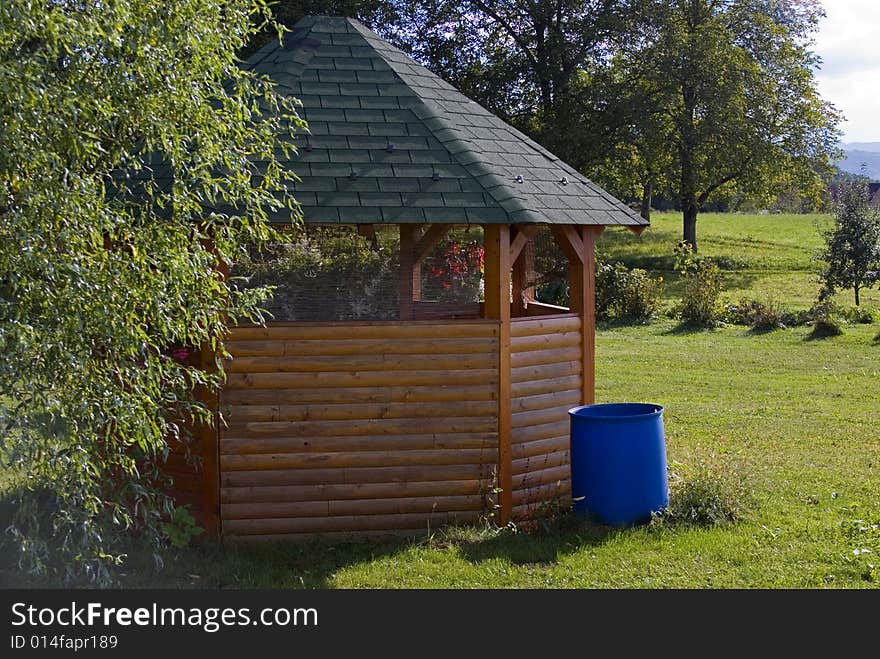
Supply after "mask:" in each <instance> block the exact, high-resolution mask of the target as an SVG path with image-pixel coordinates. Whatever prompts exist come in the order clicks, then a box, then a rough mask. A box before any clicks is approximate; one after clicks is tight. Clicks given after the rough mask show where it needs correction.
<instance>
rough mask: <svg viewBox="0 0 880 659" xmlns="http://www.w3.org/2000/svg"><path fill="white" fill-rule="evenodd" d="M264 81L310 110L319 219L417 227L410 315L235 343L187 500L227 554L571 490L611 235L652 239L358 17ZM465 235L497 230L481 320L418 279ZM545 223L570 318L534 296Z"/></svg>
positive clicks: (290, 57) (488, 238) (404, 288)
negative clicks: (450, 235)
mask: <svg viewBox="0 0 880 659" xmlns="http://www.w3.org/2000/svg"><path fill="white" fill-rule="evenodd" d="M248 66H250V67H252V68H253V69H254V70H255V71H258V72H261V73H265V74H268V75H269V76H270V77H271V78H272V79H273V80H274V81H275V82H276V83H277V84H278V87H279V89H280V90H281V91H283V92H286V93H289V94H291V95H292V96H295V97H296V98H298V99H300V100H301V101H302V104H303V115H304V118H305V119H306V120H307V121H308V125H309V129H310V132H309V134H308V135H303V136H301V137H300V138H298V141H297V147H298V154H297V155H296V156H295V157H294V158H293V159H292V160H291V161H290V163H289V167H290V168H291V169H292V170H294V171H295V172H296V173H297V175H298V176H299V178H300V179H301V182H299V183H297V184H296V187H295V192H294V194H295V197H296V199H297V200H298V201H299V202H300V203H301V205H302V210H303V214H304V218H305V222H306V223H309V224H333V225H340V224H343V225H356V226H357V228H358V231H359V232H361V233H362V234H363V235H370V234H371V233H372V232H373V231H375V230H376V228H377V226H380V225H396V226H398V227H399V231H400V246H401V248H400V264H399V265H400V303H399V318H398V319H396V320H384V321H372V322H362V321H358V322H352V321H345V322H273V323H270V324H269V325H268V326H266V327H257V326H246V327H245V326H238V327H232V328H231V329H230V335H229V340H228V343H227V347H228V350H229V351H230V353H231V355H232V359H231V360H230V361H229V362H228V364H227V371H228V377H227V381H226V384H225V386H224V387H223V389H222V391H221V392H220V393H219V401H218V410H219V411H220V412H221V413H222V418H223V421H222V422H221V423H219V424H218V425H217V427H216V428H213V429H205V430H204V432H203V433H202V448H203V456H202V457H203V469H202V471H201V474H200V476H199V477H198V478H197V479H195V480H193V479H181V481H180V482H181V483H184V482H188V483H190V487H189V489H190V491H189V493H184V492H181V493H180V494H181V499H182V500H188V501H190V502H191V503H192V504H193V508H194V509H195V510H196V512H197V513H198V514H199V516H200V517H201V518H202V519H203V521H204V523H205V525H206V526H207V527H208V529H209V531H211V532H212V533H215V534H222V535H223V536H224V537H227V538H230V537H233V536H235V537H237V536H248V537H279V536H288V537H293V536H301V535H304V534H349V533H360V532H374V533H375V532H387V531H414V532H417V531H419V530H425V529H427V528H429V527H430V528H435V527H436V526H438V525H441V524H444V523H449V522H454V521H476V520H477V519H479V518H480V517H481V516H485V515H488V514H490V513H491V514H494V515H495V516H496V519H497V520H498V521H499V522H500V523H502V524H503V523H506V522H507V521H509V520H517V519H522V518H525V517H527V516H529V515H531V514H534V513H535V511H536V510H539V509H540V508H541V507H542V506H544V505H546V504H548V503H552V502H553V501H555V500H558V499H559V498H561V497H566V496H568V494H569V492H570V489H569V453H568V447H569V427H568V426H569V422H568V415H567V410H568V409H569V408H571V407H573V406H575V405H578V404H587V403H591V402H593V393H594V366H593V358H594V325H595V322H594V320H595V319H594V245H595V241H596V238H597V236H598V235H599V234H600V233H601V232H602V230H603V228H604V227H605V226H606V225H624V226H627V227H628V228H630V229H632V230H634V231H636V232H638V231H640V230H642V229H643V228H644V227H645V226H646V224H647V223H646V222H645V221H644V220H643V219H641V218H640V217H639V216H637V215H636V214H634V213H633V212H631V211H630V209H629V208H627V207H626V206H625V205H623V204H621V203H620V202H619V201H617V200H616V199H614V198H613V197H612V196H610V195H609V194H608V193H606V192H605V191H603V190H602V189H600V188H599V187H597V186H596V185H594V184H593V183H591V182H590V181H589V180H587V179H586V178H584V176H582V175H581V174H579V173H578V172H577V171H576V170H575V169H573V168H571V167H569V166H568V165H566V164H565V163H563V162H561V161H560V160H559V159H557V158H556V157H555V156H554V155H553V154H552V153H549V152H548V151H547V150H546V149H544V148H542V147H541V146H540V145H538V144H536V143H535V142H533V141H532V140H530V139H529V138H528V137H526V136H525V135H523V134H522V133H520V132H519V131H517V130H516V129H514V128H512V127H511V126H509V125H507V124H506V123H505V122H503V121H502V120H500V119H499V118H497V117H495V116H494V115H492V114H491V113H489V112H488V111H486V110H485V109H483V108H482V107H480V106H479V105H478V104H477V103H475V102H473V101H471V100H470V99H468V98H467V97H465V96H464V95H462V94H461V93H459V92H458V91H456V90H455V89H454V88H453V87H451V86H450V85H449V84H447V83H446V82H444V81H443V80H442V79H440V78H439V77H437V76H436V75H434V74H433V73H431V72H430V71H428V70H427V69H425V68H423V67H422V66H420V65H418V64H417V63H416V62H414V61H413V60H411V59H410V58H409V57H407V56H406V55H405V54H403V53H402V52H401V51H399V50H397V49H396V48H394V47H392V46H391V45H389V44H388V43H387V42H385V41H383V40H382V39H380V38H379V37H378V36H377V35H375V34H374V33H372V32H371V31H370V30H368V29H367V28H366V27H364V26H363V25H362V24H360V23H358V22H357V21H355V20H352V19H346V18H328V17H309V18H306V19H304V20H302V21H301V22H300V23H299V24H298V25H297V27H296V29H295V30H293V32H292V33H289V34H287V35H286V36H285V38H284V42H283V45H279V44H278V43H277V42H273V43H271V44H269V45H267V46H266V47H264V48H263V49H261V50H260V51H258V52H257V53H256V54H255V55H253V57H251V58H250V60H249V62H248ZM276 219H277V220H278V221H284V220H286V218H282V217H281V216H279V217H278V218H276ZM453 225H479V226H481V227H482V231H483V236H484V250H485V257H484V263H485V266H484V267H485V270H484V301H483V303H482V304H472V305H465V306H459V307H454V305H436V304H435V305H432V304H430V303H427V302H422V301H421V300H420V297H421V296H420V290H419V283H420V276H419V270H420V263H421V262H422V259H423V258H424V257H425V255H426V254H428V253H429V252H430V250H431V248H432V247H433V246H434V245H435V244H436V243H437V242H438V241H439V240H440V239H441V238H442V237H443V236H444V235H445V233H446V232H447V231H448V230H449V228H450V227H451V226H453ZM542 225H546V226H549V228H550V229H551V230H552V235H553V237H554V238H555V240H556V242H557V243H558V245H559V247H560V248H561V249H562V250H563V251H564V253H565V255H566V256H567V258H568V262H569V287H570V299H571V308H570V309H566V308H559V307H551V306H548V305H542V304H539V303H537V302H535V301H534V298H533V291H531V290H530V289H529V287H528V285H527V283H526V282H525V277H524V274H523V273H524V270H525V267H526V264H525V259H524V258H523V255H524V253H525V252H526V250H524V248H525V247H526V246H527V245H528V244H529V241H530V239H531V237H532V236H533V235H534V233H535V231H536V230H537V229H538V228H539V227H541V226H542ZM180 489H181V490H183V489H185V488H184V487H183V486H181V488H180Z"/></svg>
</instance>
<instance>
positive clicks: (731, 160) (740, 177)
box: [619, 0, 839, 249]
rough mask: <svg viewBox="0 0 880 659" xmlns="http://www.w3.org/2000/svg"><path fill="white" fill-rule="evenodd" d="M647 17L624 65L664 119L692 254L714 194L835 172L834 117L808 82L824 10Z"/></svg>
mask: <svg viewBox="0 0 880 659" xmlns="http://www.w3.org/2000/svg"><path fill="white" fill-rule="evenodd" d="M640 14H641V16H642V17H643V19H642V24H641V27H640V28H638V29H637V30H636V32H635V34H634V38H633V40H632V43H631V45H630V46H629V47H627V48H624V49H623V50H622V52H621V53H620V54H619V56H620V58H621V59H622V66H624V67H625V68H628V69H630V70H631V71H632V72H633V75H634V76H635V77H637V78H638V81H639V85H640V86H641V87H643V88H644V89H646V90H647V91H648V93H649V95H650V97H651V98H653V99H654V102H655V103H656V104H657V106H659V107H661V108H662V109H663V111H664V112H665V113H666V114H667V115H668V117H669V123H668V124H667V126H668V129H669V132H668V134H666V136H665V137H666V139H665V143H666V144H668V147H669V149H670V150H671V156H672V158H671V163H672V167H671V171H670V177H671V178H672V180H673V182H674V186H673V189H675V190H676V191H677V193H678V196H679V198H680V200H681V206H682V213H683V237H684V240H685V241H686V242H688V243H690V244H691V245H692V246H693V247H694V248H695V249H696V247H697V216H698V213H699V211H700V209H701V208H702V207H703V206H704V205H705V204H706V203H707V202H709V201H710V200H711V199H712V198H713V195H720V194H724V195H729V194H731V193H739V194H742V195H747V196H751V197H756V196H757V197H770V198H774V197H775V196H776V193H777V192H778V189H779V186H780V185H781V183H782V182H785V184H786V185H789V184H791V182H792V181H795V182H797V183H798V184H800V185H804V186H808V185H810V184H814V183H815V180H816V178H817V176H821V175H823V174H826V173H830V167H831V166H830V163H831V157H832V156H833V155H834V154H835V149H836V144H837V139H838V130H837V124H838V122H839V117H838V115H837V113H836V112H835V110H834V109H833V108H832V107H831V106H830V105H829V104H828V103H826V102H825V101H823V100H822V99H821V97H820V96H819V93H818V91H817V89H816V81H815V78H814V74H813V71H814V68H815V67H816V65H817V64H818V63H819V60H818V58H817V56H816V55H815V54H814V53H813V52H812V51H811V50H810V49H811V46H812V35H813V33H814V32H815V30H816V28H817V25H818V22H819V20H820V19H821V17H822V16H823V12H822V9H821V5H820V4H819V3H818V2H815V1H814V0H720V1H713V0H663V2H658V1H656V0H648V1H646V2H644V3H643V4H642V9H641V12H640ZM646 122H647V120H646Z"/></svg>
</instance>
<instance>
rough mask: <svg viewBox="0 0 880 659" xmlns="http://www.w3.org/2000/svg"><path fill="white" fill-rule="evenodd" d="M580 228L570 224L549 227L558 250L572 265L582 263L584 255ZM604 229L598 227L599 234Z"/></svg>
mask: <svg viewBox="0 0 880 659" xmlns="http://www.w3.org/2000/svg"><path fill="white" fill-rule="evenodd" d="M581 228H582V227H578V226H575V225H572V224H553V225H551V226H550V230H551V231H552V232H553V237H554V238H556V243H557V244H558V245H559V249H561V250H562V251H563V252H564V253H565V255H566V256H567V257H568V261H569V263H574V262H575V261H578V262H580V263H583V261H582V260H581V259H582V258H583V254H584V243H583V240H582V238H581V232H580V229H581ZM604 228H605V227H600V232H601V229H604Z"/></svg>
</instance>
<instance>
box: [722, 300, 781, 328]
mask: <svg viewBox="0 0 880 659" xmlns="http://www.w3.org/2000/svg"><path fill="white" fill-rule="evenodd" d="M724 320H725V322H728V323H733V324H735V325H747V326H749V327H751V328H753V329H756V330H770V329H780V328H781V329H784V328H786V327H791V326H792V325H794V324H795V321H796V317H795V315H794V314H791V313H788V312H786V311H785V310H784V309H783V308H782V307H781V306H779V304H777V303H776V302H769V303H766V304H765V303H764V302H759V301H758V300H747V299H743V300H740V301H739V302H738V303H736V304H729V305H727V307H725V314H724Z"/></svg>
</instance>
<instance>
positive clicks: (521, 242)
mask: <svg viewBox="0 0 880 659" xmlns="http://www.w3.org/2000/svg"><path fill="white" fill-rule="evenodd" d="M537 232H538V227H537V226H536V225H534V224H526V225H518V226H516V227H514V231H512V234H513V239H512V240H511V244H510V262H511V264H513V279H512V283H513V300H512V305H513V307H512V309H511V315H512V316H513V317H514V318H522V317H523V316H526V315H528V307H529V304H532V303H533V302H534V299H535V286H534V281H535V276H534V273H535V241H534V236H535V234H536V233H537Z"/></svg>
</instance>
